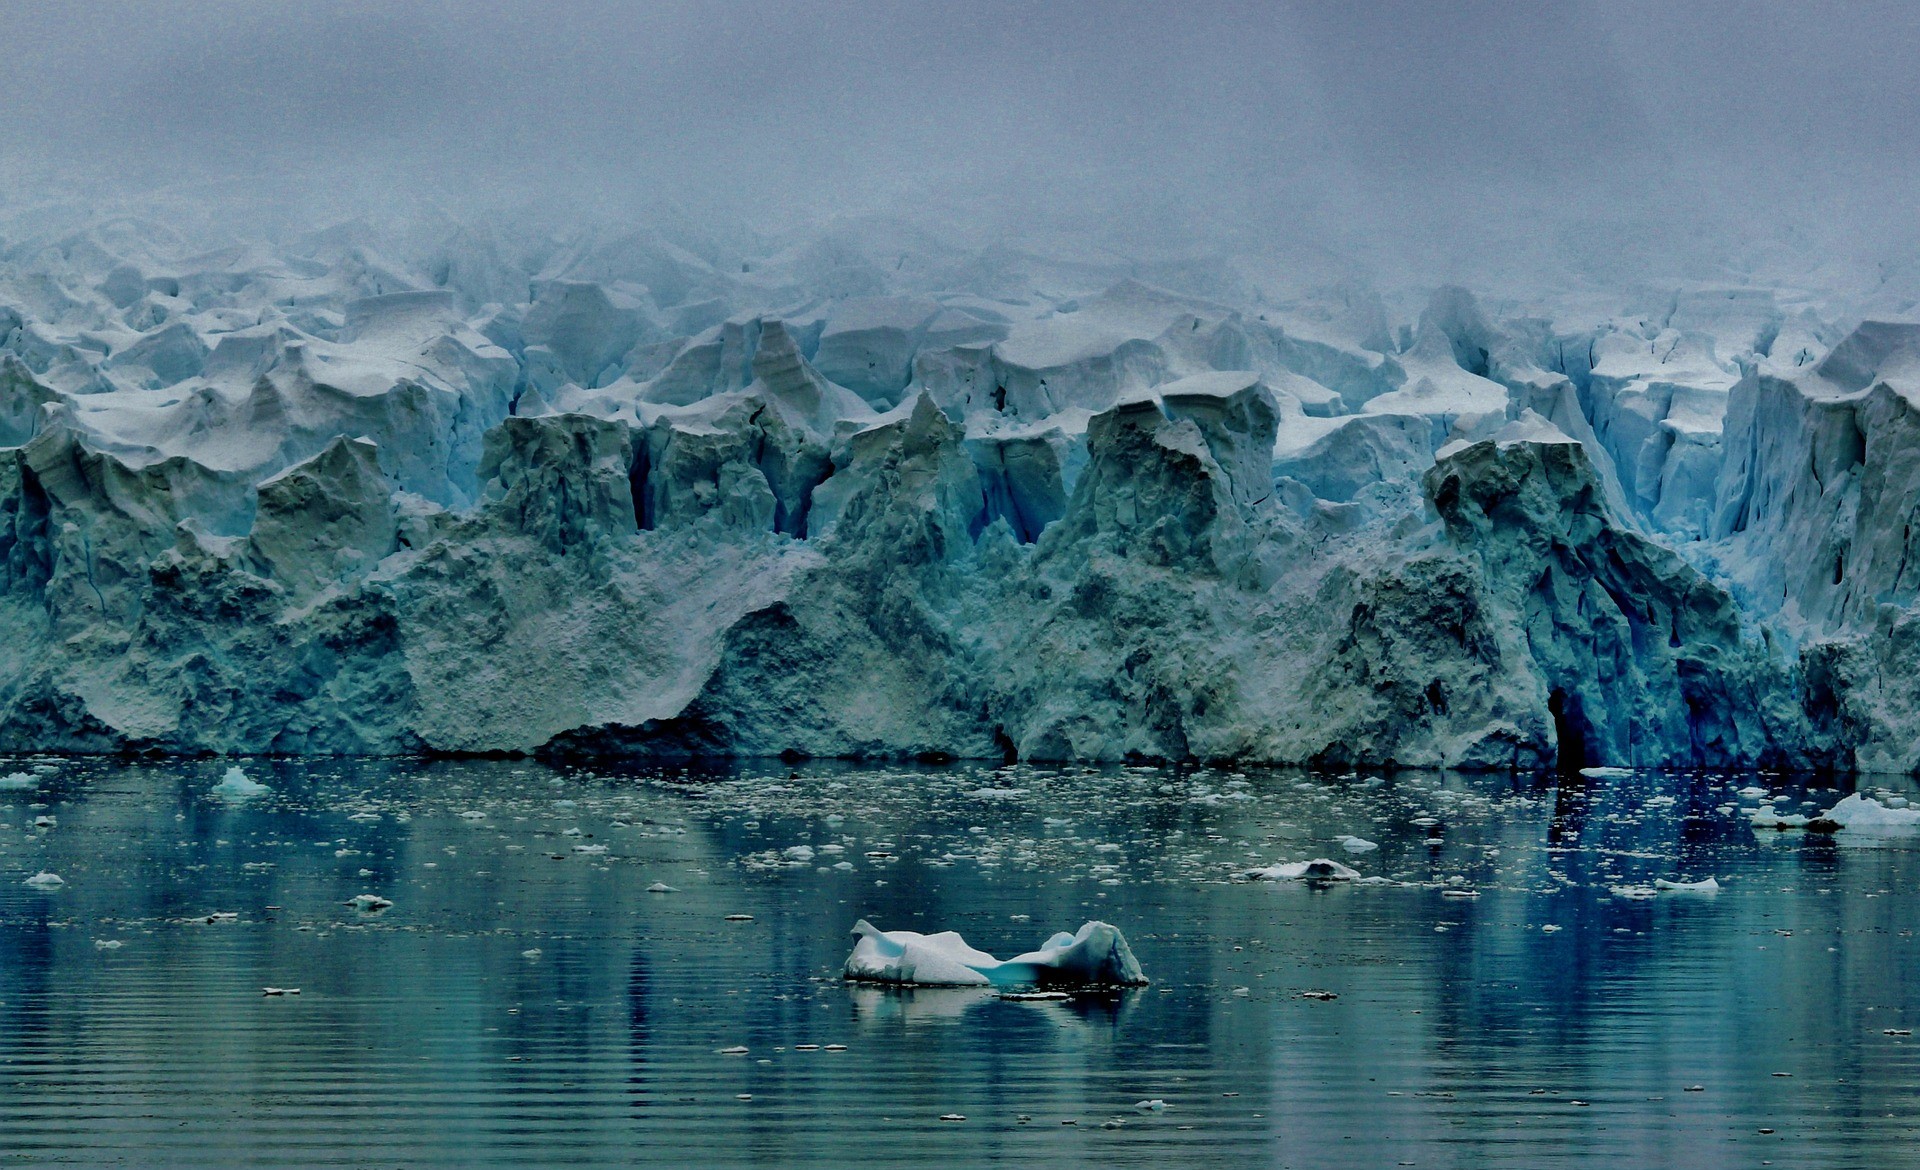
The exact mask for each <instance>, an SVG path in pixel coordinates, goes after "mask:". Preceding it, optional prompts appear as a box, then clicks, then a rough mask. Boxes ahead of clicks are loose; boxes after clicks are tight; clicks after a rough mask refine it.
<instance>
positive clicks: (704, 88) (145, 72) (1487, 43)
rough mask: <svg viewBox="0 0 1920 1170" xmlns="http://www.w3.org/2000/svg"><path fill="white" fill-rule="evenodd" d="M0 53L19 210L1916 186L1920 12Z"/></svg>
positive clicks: (1171, 9) (719, 22)
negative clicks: (323, 202)
mask: <svg viewBox="0 0 1920 1170" xmlns="http://www.w3.org/2000/svg"><path fill="white" fill-rule="evenodd" d="M0 44H4V45H5V46H6V47H5V50H4V51H5V54H6V60H7V64H6V70H5V73H4V75H3V76H0V86H4V91H3V92H4V94H5V98H4V109H5V113H6V121H5V125H6V133H5V136H4V138H0V164H4V165H5V167H6V168H7V171H8V172H9V174H8V176H7V177H8V178H10V179H12V180H13V182H12V183H11V184H10V186H11V187H12V188H13V189H14V190H15V191H16V193H17V192H18V190H19V188H20V187H21V185H22V183H27V184H29V185H33V186H37V185H41V184H54V185H59V184H65V183H74V184H91V183H98V182H103V181H109V182H113V183H117V184H119V185H122V186H124V187H132V188H140V187H158V186H166V185H178V184H195V183H200V182H203V181H205V180H207V179H209V178H212V177H226V176H239V177H241V178H243V179H247V180H249V181H254V182H263V181H265V180H263V179H262V178H261V177H262V176H272V182H274V183H281V184H301V185H311V186H312V187H313V189H315V190H327V191H337V192H341V193H343V197H344V198H348V199H352V198H375V197H379V196H380V195H383V194H391V193H396V192H399V193H404V192H408V191H422V192H433V193H435V194H436V195H443V194H447V193H461V192H464V193H466V194H467V195H474V196H478V195H484V194H486V193H489V192H514V193H518V194H531V195H535V196H539V197H543V198H550V199H554V200H568V201H575V202H581V203H588V204H592V203H596V202H597V203H601V204H604V205H607V206H609V207H616V208H617V207H620V206H625V205H628V204H645V203H646V202H647V201H649V200H652V199H655V198H660V197H665V198H670V199H673V200H675V201H677V202H679V203H680V204H681V205H683V206H688V207H691V208H694V209H697V210H706V211H718V212H724V213H725V214H728V215H743V216H748V217H758V218H761V219H766V220H769V221H781V220H787V221H790V220H793V219H806V218H809V217H818V216H822V215H832V214H835V213H840V212H864V211H886V212H904V213H907V214H914V213H920V212H924V213H926V214H929V215H940V216H946V217H948V218H949V219H952V218H956V217H957V218H963V219H964V218H967V217H969V216H971V217H974V218H975V219H976V220H977V222H979V223H982V224H990V223H994V222H1001V221H1003V220H1006V219H1008V218H1012V219H1022V218H1031V217H1042V218H1044V217H1046V216H1049V215H1051V216H1058V217H1064V218H1067V219H1071V218H1073V217H1075V216H1078V215H1084V214H1086V213H1087V212H1088V211H1089V210H1092V209H1094V208H1096V207H1101V208H1111V207H1115V206H1119V207H1123V208H1130V209H1132V210H1133V211H1134V212H1136V213H1138V214H1140V215H1141V216H1143V217H1149V218H1150V217H1153V216H1158V217H1160V219H1161V220H1167V219H1175V220H1178V219H1181V218H1182V217H1186V216H1191V217H1193V218H1194V219H1196V221H1198V220H1205V221H1207V222H1211V223H1225V224H1231V225H1236V226H1237V227H1238V228H1240V229H1242V230H1256V229H1257V230H1269V231H1299V232H1304V233H1308V234H1313V233H1319V234H1323V235H1326V236H1327V237H1328V238H1329V239H1330V240H1331V239H1333V238H1335V237H1339V236H1341V235H1342V234H1343V233H1345V234H1347V235H1359V236H1365V235H1370V234H1392V233H1393V232H1396V231H1397V232H1408V231H1414V232H1416V233H1417V232H1419V231H1431V230H1432V229H1433V227H1434V226H1435V225H1444V224H1454V223H1460V222H1472V221H1474V220H1476V219H1487V218H1494V217H1500V216H1510V215H1515V214H1539V213H1541V211H1542V209H1547V210H1548V211H1549V212H1550V213H1552V214H1555V215H1560V214H1565V215H1568V216H1574V215H1578V214H1587V213H1596V214H1609V213H1618V214H1622V215H1642V214H1644V215H1654V216H1659V215H1669V214H1671V215H1684V214H1695V213H1698V212H1700V211H1701V209H1702V208H1703V207H1705V208H1708V209H1709V210H1713V209H1718V212H1719V213H1720V214H1723V215H1726V216H1731V217H1733V218H1738V217H1740V216H1749V215H1759V216H1770V215H1778V216H1782V217H1787V218H1795V217H1810V218H1814V219H1819V220H1822V221H1823V222H1825V223H1826V224H1827V226H1828V227H1832V226H1833V224H1834V222H1835V219H1836V217H1838V219H1839V220H1841V221H1845V222H1853V221H1856V220H1857V221H1858V223H1859V225H1860V226H1861V228H1862V230H1865V229H1866V228H1867V227H1868V226H1869V222H1870V221H1872V220H1873V217H1874V216H1875V215H1879V214H1885V215H1887V216H1888V217H1889V218H1893V212H1894V211H1896V210H1897V211H1898V213H1899V215H1900V216H1903V217H1906V218H1911V217H1910V216H1909V215H1908V214H1907V210H1906V209H1907V208H1909V207H1911V206H1912V201H1911V196H1912V194H1913V186H1912V183H1911V178H1912V176H1913V175H1914V174H1916V173H1917V172H1920V165H1917V164H1920V84H1917V83H1916V80H1915V78H1916V75H1920V70H1916V68H1915V64H1914V63H1915V62H1916V61H1917V60H1920V4H1914V3H1911V2H1908V3H1885V4H1881V3H1874V2H1871V0H1845V2H1837V0H1835V2H1827V3H1810V2H1800V3H1776V2H1772V0H1753V2H1735V0H1705V2H1684V0H1604V2H1603V0H1563V2H1546V3H1538V4H1531V3H1527V2H1525V0H1446V2H1441V0H1412V2H1407V3H1399V2H1372V3H1367V2H1356V0H1346V2H1338V3H1336V2H1334V0H1323V2H1317V3H1310V2H1296V3H1208V2H1205V0H1185V2H1181V3H1155V4H1134V3H1127V2H1124V0H1059V2H1054V3H1013V2H1006V0H985V2H979V3H951V4H946V3H929V2H921V3H914V2H902V3H883V2H877V0H841V2H838V3H802V2H766V3H754V2H746V0H740V2H731V3H720V2H698V3H691V2H690V3H638V2H635V3H592V2H584V0H570V2H566V3H557V2H553V0H546V2H536V3H520V2H515V0H458V2H455V0H379V2H375V3H324V2H318V0H307V2H304V3H299V4H293V3H276V2H274V0H249V2H246V3H239V2H232V3H228V2H212V0H194V2H185V0H182V2H175V3H166V2H140V3H132V2H125V0H121V2H112V0H93V2H90V3H86V4H74V3H71V2H70V0H9V2H8V3H6V4H4V5H0ZM1848 217H1852V218H1851V220H1850V219H1849V218H1848Z"/></svg>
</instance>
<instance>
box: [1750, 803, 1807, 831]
mask: <svg viewBox="0 0 1920 1170" xmlns="http://www.w3.org/2000/svg"><path fill="white" fill-rule="evenodd" d="M1747 823H1748V824H1750V825H1752V826H1753V827H1754V828H1756V829H1804V828H1806V827H1807V818H1806V817H1805V816H1802V815H1801V814H1799V813H1781V812H1775V811H1774V810H1773V809H1772V808H1770V807H1768V806H1766V805H1761V806H1760V807H1759V808H1756V809H1754V810H1753V811H1752V812H1751V813H1749V814H1747Z"/></svg>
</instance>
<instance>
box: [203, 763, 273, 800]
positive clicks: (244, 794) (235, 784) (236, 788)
mask: <svg viewBox="0 0 1920 1170" xmlns="http://www.w3.org/2000/svg"><path fill="white" fill-rule="evenodd" d="M271 791H273V790H272V789H271V788H268V787H267V786H266V785H265V784H262V783H260V782H259V781H257V780H250V779H248V778H247V774H246V773H245V772H242V771H241V770H240V769H239V768H237V767H234V768H228V769H227V774H226V775H225V776H222V777H221V778H220V783H218V784H215V785H214V786H213V794H214V795H215V796H218V797H220V798H221V799H223V800H245V799H247V798H248V797H253V796H265V795H266V794H267V793H269V792H271Z"/></svg>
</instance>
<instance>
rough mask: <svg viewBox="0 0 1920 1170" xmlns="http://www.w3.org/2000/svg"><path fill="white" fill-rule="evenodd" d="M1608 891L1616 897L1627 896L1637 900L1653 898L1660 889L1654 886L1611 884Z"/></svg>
mask: <svg viewBox="0 0 1920 1170" xmlns="http://www.w3.org/2000/svg"><path fill="white" fill-rule="evenodd" d="M1607 892H1608V893H1609V894H1612V895H1613V896H1614V897H1616V898H1627V899H1629V900H1632V901H1636V902H1637V901H1640V900H1642V899H1645V898H1651V897H1653V896H1654V895H1655V894H1657V893H1659V892H1660V891H1658V890H1656V889H1654V888H1653V887H1652V886H1610V887H1608V889H1607Z"/></svg>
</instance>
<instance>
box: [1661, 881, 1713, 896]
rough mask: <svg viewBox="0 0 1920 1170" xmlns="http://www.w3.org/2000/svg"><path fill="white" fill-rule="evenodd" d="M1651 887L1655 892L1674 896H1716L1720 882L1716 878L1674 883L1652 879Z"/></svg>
mask: <svg viewBox="0 0 1920 1170" xmlns="http://www.w3.org/2000/svg"><path fill="white" fill-rule="evenodd" d="M1653 886H1654V888H1655V889H1657V890H1664V891H1666V892H1668V893H1674V894H1717V893H1719V892H1720V882H1719V880H1718V879H1716V878H1702V879H1701V880H1699V881H1697V882H1676V881H1670V880H1668V879H1667V878H1656V879H1654V883H1653Z"/></svg>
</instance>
